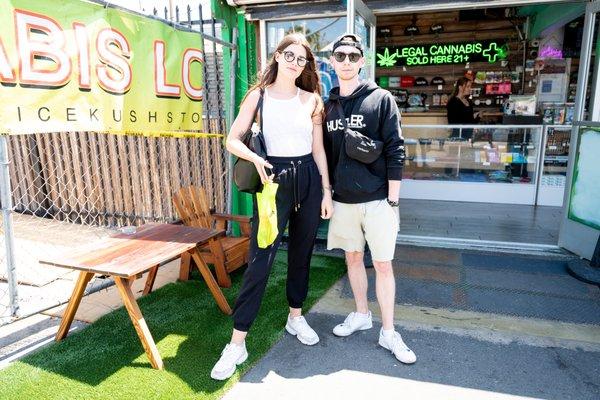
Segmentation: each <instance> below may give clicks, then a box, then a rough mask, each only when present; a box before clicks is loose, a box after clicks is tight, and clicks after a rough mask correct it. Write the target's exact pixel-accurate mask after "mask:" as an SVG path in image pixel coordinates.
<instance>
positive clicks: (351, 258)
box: [346, 251, 369, 314]
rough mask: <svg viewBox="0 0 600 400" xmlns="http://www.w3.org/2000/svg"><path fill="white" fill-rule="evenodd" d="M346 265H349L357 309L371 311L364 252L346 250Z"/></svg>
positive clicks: (351, 285) (365, 312) (364, 312)
mask: <svg viewBox="0 0 600 400" xmlns="http://www.w3.org/2000/svg"><path fill="white" fill-rule="evenodd" d="M346 266H347V267H348V280H349V281H350V287H351V288H352V293H353V294H354V302H355V303H356V311H357V312H359V313H361V314H367V313H368V312H369V306H368V303H367V288H368V284H369V283H368V281H367V272H366V270H365V264H364V253H363V252H360V251H347V252H346Z"/></svg>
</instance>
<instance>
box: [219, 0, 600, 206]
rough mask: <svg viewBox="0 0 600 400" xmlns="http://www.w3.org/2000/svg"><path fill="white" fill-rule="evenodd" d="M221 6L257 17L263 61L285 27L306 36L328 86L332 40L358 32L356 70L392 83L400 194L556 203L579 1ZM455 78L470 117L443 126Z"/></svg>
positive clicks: (563, 173)
mask: <svg viewBox="0 0 600 400" xmlns="http://www.w3.org/2000/svg"><path fill="white" fill-rule="evenodd" d="M228 3H229V4H230V5H232V6H236V7H238V8H237V9H238V10H243V14H244V16H245V18H246V20H249V21H254V23H255V25H256V26H257V35H256V37H257V45H258V49H259V50H258V54H257V56H258V57H257V58H258V61H259V63H260V64H262V65H264V64H265V62H266V60H267V59H268V58H269V57H270V56H271V54H272V52H273V51H274V49H275V46H276V44H277V42H278V41H279V40H280V39H281V38H282V37H283V36H284V35H285V34H287V33H289V32H292V31H299V32H302V33H304V34H305V35H306V36H307V38H308V40H309V42H310V43H311V45H312V46H313V49H314V51H315V53H316V55H317V56H318V57H319V61H320V62H319V73H320V75H321V80H322V89H323V92H324V93H327V92H328V91H329V89H330V88H331V87H333V86H335V85H336V84H337V82H336V77H335V73H334V72H333V70H332V68H331V66H330V65H329V62H328V57H329V55H330V49H331V43H332V41H333V40H334V39H335V38H336V37H338V36H339V35H341V34H343V33H344V32H355V33H357V34H359V35H360V36H361V37H363V40H364V42H365V44H366V45H367V52H366V57H367V68H365V69H364V70H363V71H362V73H363V75H364V76H363V77H364V78H369V79H375V80H376V81H377V82H378V83H379V85H380V86H382V87H385V88H387V89H388V90H390V92H392V94H394V96H395V98H396V101H397V103H398V106H399V107H400V109H401V112H402V124H403V135H404V138H405V141H406V144H407V160H406V166H405V172H404V177H403V185H402V194H401V196H402V197H403V198H407V199H422V200H448V201H461V202H481V203H497V204H498V203H505V204H523V205H531V206H534V205H549V206H557V207H562V206H563V199H566V198H567V197H568V196H565V188H568V187H569V182H568V178H567V175H568V171H569V168H568V167H569V165H568V162H569V160H570V161H571V162H573V160H574V155H573V154H572V152H570V151H569V150H570V148H571V146H572V145H573V143H574V141H573V140H572V138H571V135H572V132H574V130H573V129H572V128H573V123H574V121H577V118H576V113H577V107H576V94H577V84H578V72H579V70H580V54H581V51H582V49H581V47H582V40H583V38H584V32H583V30H584V17H583V16H584V13H585V9H586V4H587V3H588V2H587V1H554V0H546V1H544V0H536V1H525V0H520V1H519V0H496V1H492V0H489V1H486V0H477V1H476V0H471V1H467V0H463V1H453V0H437V1H433V0H430V1H421V0H406V1H386V0H372V1H364V3H363V2H362V1H361V0H354V1H353V0H348V1H346V2H345V5H344V4H342V2H338V1H320V2H310V1H309V2H290V1H279V2H278V1H271V2H260V1H244V0H228ZM240 12H241V11H240ZM463 76H466V77H468V78H470V79H471V80H472V88H471V101H472V103H473V105H474V110H475V111H476V112H480V113H481V120H480V121H479V123H478V124H477V125H455V124H453V125H449V124H448V119H447V109H446V104H447V102H448V100H449V98H450V96H451V93H452V90H453V87H454V83H455V81H456V80H457V79H458V78H460V77H463ZM594 82H595V80H594ZM582 90H584V91H585V90H586V89H585V88H584V89H582ZM584 98H585V96H584ZM581 119H583V114H582V117H581V118H580V120H581ZM565 214H566V213H565Z"/></svg>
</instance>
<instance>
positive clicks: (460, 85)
mask: <svg viewBox="0 0 600 400" xmlns="http://www.w3.org/2000/svg"><path fill="white" fill-rule="evenodd" d="M470 95H471V80H470V79H469V78H465V77H462V78H459V79H458V80H457V81H456V83H455V84H454V90H453V91H452V94H451V95H450V99H449V100H448V104H447V105H446V108H447V110H448V124H450V125H454V124H456V125H473V124H476V123H477V122H479V118H480V112H476V113H473V105H472V104H471V102H470V100H469V96H470ZM459 135H460V136H461V137H462V138H463V139H470V138H471V137H472V136H473V129H463V130H462V135H461V134H460V130H459V129H453V130H452V137H459Z"/></svg>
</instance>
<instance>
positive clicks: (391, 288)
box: [365, 260, 396, 330]
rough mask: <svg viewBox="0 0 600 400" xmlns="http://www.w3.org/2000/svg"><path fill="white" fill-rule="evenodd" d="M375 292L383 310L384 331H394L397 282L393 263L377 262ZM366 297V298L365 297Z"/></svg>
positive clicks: (375, 263)
mask: <svg viewBox="0 0 600 400" xmlns="http://www.w3.org/2000/svg"><path fill="white" fill-rule="evenodd" d="M373 266H374V267H375V291H376V293H377V302H378V303H379V308H380V309H381V320H382V322H383V329H385V330H388V329H394V304H395V303H396V281H395V280H394V270H393V269H392V262H391V261H375V260H373ZM365 297H366V296H365Z"/></svg>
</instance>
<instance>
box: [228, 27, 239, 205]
mask: <svg viewBox="0 0 600 400" xmlns="http://www.w3.org/2000/svg"><path fill="white" fill-rule="evenodd" d="M237 40H238V29H237V27H235V26H234V27H233V34H232V40H231V43H233V44H234V45H236V44H237ZM237 53H238V52H237V46H236V47H234V48H232V49H231V64H230V65H229V80H230V83H229V113H228V114H229V115H228V117H229V118H227V119H228V121H227V122H228V124H227V125H228V126H227V128H228V129H231V125H233V120H234V119H235V117H234V114H235V77H236V75H237V58H238V54H237ZM232 182H233V156H232V155H231V154H229V155H228V157H227V198H228V201H227V213H229V214H231V213H232V211H233V184H232Z"/></svg>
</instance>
